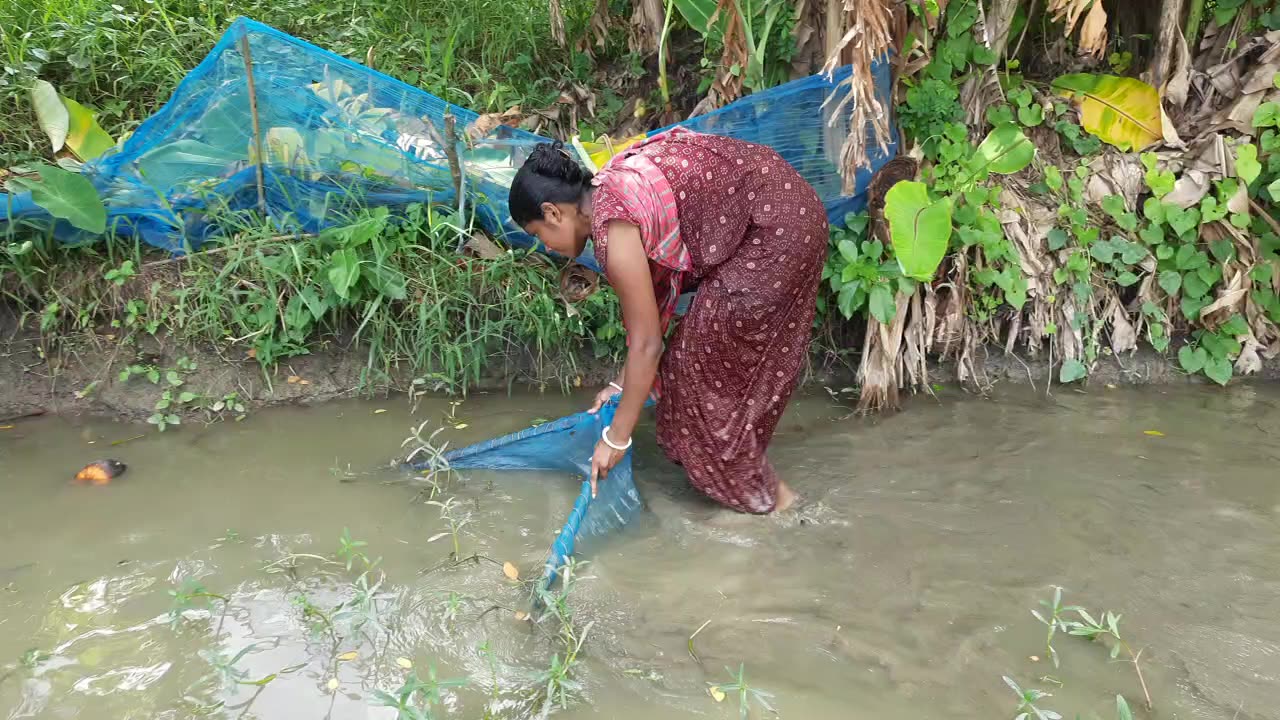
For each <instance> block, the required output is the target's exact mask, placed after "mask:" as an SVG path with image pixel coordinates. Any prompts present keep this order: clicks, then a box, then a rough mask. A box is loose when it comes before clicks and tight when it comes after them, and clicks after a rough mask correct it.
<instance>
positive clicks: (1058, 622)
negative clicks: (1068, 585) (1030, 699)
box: [1031, 587, 1079, 668]
mask: <svg viewBox="0 0 1280 720" xmlns="http://www.w3.org/2000/svg"><path fill="white" fill-rule="evenodd" d="M1040 604H1041V605H1043V606H1044V607H1045V609H1046V610H1047V611H1048V613H1049V616H1048V617H1047V618H1046V617H1045V616H1044V615H1042V614H1040V611H1039V610H1035V609H1032V610H1031V614H1032V615H1034V616H1035V617H1036V619H1037V620H1039V621H1040V622H1042V623H1044V624H1045V625H1046V626H1048V628H1049V629H1048V632H1047V634H1046V635H1045V638H1044V648H1045V652H1046V653H1048V655H1049V658H1050V659H1051V660H1053V666H1054V667H1055V668H1056V667H1058V665H1059V662H1058V651H1057V650H1055V649H1054V647H1053V636H1054V635H1056V634H1057V632H1058V631H1059V630H1061V631H1062V632H1069V631H1070V630H1071V625H1070V623H1069V622H1068V621H1067V620H1065V619H1064V618H1063V617H1062V613H1064V612H1066V611H1068V610H1078V609H1079V608H1075V607H1063V605H1062V588H1060V587H1055V588H1054V589H1053V602H1049V601H1048V600H1041V601H1040Z"/></svg>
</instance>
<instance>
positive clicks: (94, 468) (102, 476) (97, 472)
mask: <svg viewBox="0 0 1280 720" xmlns="http://www.w3.org/2000/svg"><path fill="white" fill-rule="evenodd" d="M126 469H128V466H126V465H125V464H124V463H122V462H120V461H119V460H96V461H94V462H91V463H89V464H88V465H85V466H84V468H83V469H82V470H80V472H78V473H76V482H79V483H88V484H90V485H106V484H107V483H109V482H111V481H112V480H113V479H115V478H117V477H120V476H121V475H123V474H124V471H125V470H126Z"/></svg>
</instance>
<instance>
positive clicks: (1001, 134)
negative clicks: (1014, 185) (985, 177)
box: [969, 123, 1036, 175]
mask: <svg viewBox="0 0 1280 720" xmlns="http://www.w3.org/2000/svg"><path fill="white" fill-rule="evenodd" d="M1035 157H1036V146H1035V145H1033V144H1032V142H1031V140H1029V139H1028V138H1027V136H1026V134H1025V133H1023V132H1022V129H1021V128H1019V127H1018V126H1017V125H1014V124H1013V123H1006V124H1004V125H1001V126H1000V127H997V128H996V129H994V130H992V131H991V132H990V133H988V134H987V137H986V138H984V139H983V140H982V144H980V145H978V149H977V150H976V151H975V152H974V154H973V157H972V158H971V159H970V161H969V169H970V170H972V171H973V172H975V173H980V172H981V171H982V170H986V171H988V172H993V173H996V174H998V175H1010V174H1012V173H1016V172H1018V171H1020V170H1022V169H1023V168H1025V167H1026V166H1028V165H1030V164H1031V161H1032V160H1034V159H1035Z"/></svg>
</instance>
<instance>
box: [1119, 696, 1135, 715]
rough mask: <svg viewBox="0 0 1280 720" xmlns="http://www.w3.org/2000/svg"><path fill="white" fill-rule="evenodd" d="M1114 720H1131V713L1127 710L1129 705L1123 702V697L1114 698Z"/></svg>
mask: <svg viewBox="0 0 1280 720" xmlns="http://www.w3.org/2000/svg"><path fill="white" fill-rule="evenodd" d="M1116 720H1133V711H1132V710H1130V709H1129V703H1128V702H1125V699H1124V696H1123V695H1117V696H1116Z"/></svg>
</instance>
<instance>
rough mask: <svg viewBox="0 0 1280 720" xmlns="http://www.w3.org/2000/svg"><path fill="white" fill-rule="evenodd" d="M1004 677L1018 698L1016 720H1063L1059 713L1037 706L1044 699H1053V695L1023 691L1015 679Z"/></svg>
mask: <svg viewBox="0 0 1280 720" xmlns="http://www.w3.org/2000/svg"><path fill="white" fill-rule="evenodd" d="M1002 677H1003V678H1004V684H1005V685H1008V686H1009V689H1011V690H1013V693H1014V694H1015V695H1017V696H1018V708H1017V709H1016V710H1014V712H1015V713H1016V714H1015V715H1014V720H1028V719H1029V718H1032V717H1034V718H1036V720H1062V715H1060V714H1059V713H1056V712H1054V711H1053V710H1044V709H1042V708H1040V707H1038V706H1037V705H1036V703H1037V702H1040V701H1041V700H1043V699H1044V698H1047V697H1053V695H1052V694H1050V693H1047V692H1045V691H1043V690H1037V689H1035V688H1027V689H1026V690H1023V689H1022V687H1021V686H1019V685H1018V683H1017V682H1015V681H1014V679H1013V678H1011V677H1009V676H1008V675H1004V676H1002Z"/></svg>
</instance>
